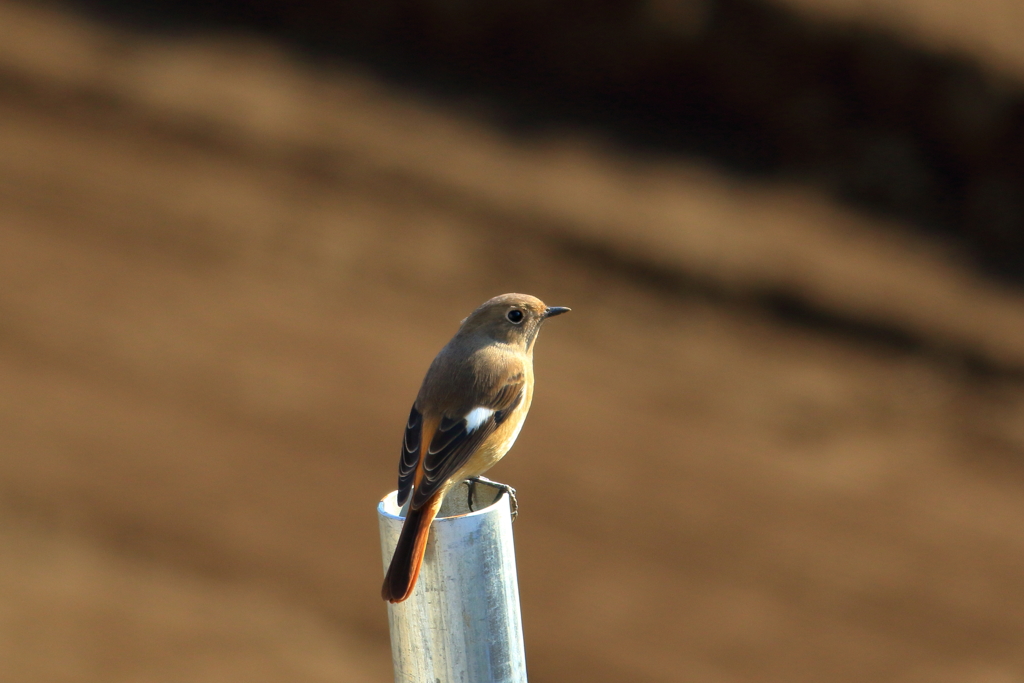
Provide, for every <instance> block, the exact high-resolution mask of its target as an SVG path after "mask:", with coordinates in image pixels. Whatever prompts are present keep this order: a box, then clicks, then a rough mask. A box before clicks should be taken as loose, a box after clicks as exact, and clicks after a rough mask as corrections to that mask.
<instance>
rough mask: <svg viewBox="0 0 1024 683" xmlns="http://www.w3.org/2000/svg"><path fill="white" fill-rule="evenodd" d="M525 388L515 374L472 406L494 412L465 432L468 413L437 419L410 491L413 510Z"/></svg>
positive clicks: (502, 417) (497, 423) (461, 461)
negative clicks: (417, 480)
mask: <svg viewBox="0 0 1024 683" xmlns="http://www.w3.org/2000/svg"><path fill="white" fill-rule="evenodd" d="M525 387H526V385H525V382H524V380H523V375H522V374H521V373H518V374H516V375H514V376H512V377H510V378H509V379H508V381H507V382H506V383H505V384H503V385H502V386H501V387H500V388H499V389H498V391H496V392H495V393H494V395H493V396H491V397H489V398H488V399H487V400H485V401H483V402H482V403H483V405H479V406H475V407H474V410H476V409H479V408H483V409H485V410H492V411H494V412H493V413H491V414H490V415H489V416H488V417H487V418H486V419H485V420H483V421H482V422H480V423H479V425H477V427H476V429H473V430H472V431H469V422H468V420H467V416H468V414H467V415H460V416H451V417H450V416H444V417H442V418H441V422H440V424H439V425H438V427H437V431H436V432H434V436H433V438H432V439H431V440H430V447H429V448H428V449H427V452H426V453H425V454H424V455H423V478H422V480H420V484H419V486H417V487H416V490H415V491H414V492H413V496H412V507H413V509H418V508H419V507H420V506H421V505H423V504H424V503H425V502H426V501H427V500H428V499H429V498H430V497H431V496H433V495H434V494H435V493H437V492H438V491H439V490H440V489H441V488H442V487H443V486H444V484H445V482H447V481H448V479H449V478H450V477H452V476H453V475H454V474H455V473H456V472H458V471H459V469H460V468H461V467H462V466H463V465H465V464H466V462H467V461H468V460H469V459H470V457H471V456H472V455H473V453H475V452H476V450H477V449H478V448H479V447H480V444H482V443H483V442H484V441H485V440H486V439H487V437H489V436H490V435H491V434H493V433H494V430H495V429H497V428H498V427H499V426H500V425H501V424H502V423H503V422H504V421H505V420H506V419H508V416H509V415H510V414H511V413H512V411H514V410H515V409H516V407H517V406H518V405H519V403H520V402H521V401H522V400H523V394H524V392H525ZM471 412H472V411H470V413H471Z"/></svg>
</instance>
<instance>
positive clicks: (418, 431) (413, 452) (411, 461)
mask: <svg viewBox="0 0 1024 683" xmlns="http://www.w3.org/2000/svg"><path fill="white" fill-rule="evenodd" d="M422 441H423V416H422V415H420V411H418V410H416V406H415V405H414V406H413V407H412V411H411V412H410V413H409V421H408V422H406V423H405V438H403V439H402V456H401V458H400V459H399V461H398V504H399V505H400V506H401V505H405V501H407V500H408V499H409V494H410V493H412V484H413V479H414V478H415V476H416V465H417V464H419V461H420V448H421V442H422Z"/></svg>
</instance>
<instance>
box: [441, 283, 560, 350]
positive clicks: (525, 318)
mask: <svg viewBox="0 0 1024 683" xmlns="http://www.w3.org/2000/svg"><path fill="white" fill-rule="evenodd" d="M569 310H570V309H568V308H565V307H564V306H547V305H545V303H544V302H543V301H541V300H540V299H538V298H537V297H535V296H530V295H529V294H502V295H501V296H496V297H494V298H493V299H489V300H488V301H485V302H484V303H483V304H482V305H481V306H480V307H479V308H477V309H476V310H475V311H473V312H472V313H470V314H469V317H468V318H466V319H465V320H463V321H462V326H461V327H460V328H459V335H460V336H461V335H484V336H486V337H488V338H490V339H493V340H494V341H499V342H504V343H506V344H512V345H516V346H518V345H521V346H522V347H523V348H524V349H526V350H529V349H530V347H532V346H533V342H534V340H535V339H536V338H537V332H539V331H540V327H541V325H542V324H543V323H544V321H545V320H547V319H548V318H551V317H554V316H556V315H561V314H562V313H567V312H568V311H569Z"/></svg>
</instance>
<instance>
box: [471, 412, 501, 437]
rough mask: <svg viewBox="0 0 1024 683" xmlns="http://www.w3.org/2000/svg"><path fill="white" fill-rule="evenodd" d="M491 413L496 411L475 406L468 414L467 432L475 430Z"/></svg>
mask: <svg viewBox="0 0 1024 683" xmlns="http://www.w3.org/2000/svg"><path fill="white" fill-rule="evenodd" d="M491 415H494V411H493V410H491V409H490V408H484V407H480V408H473V410H471V411H469V413H468V414H467V415H466V433H467V434H469V433H472V432H475V431H476V430H477V429H479V428H480V425H482V424H483V423H484V422H486V421H487V418H489V417H490V416H491Z"/></svg>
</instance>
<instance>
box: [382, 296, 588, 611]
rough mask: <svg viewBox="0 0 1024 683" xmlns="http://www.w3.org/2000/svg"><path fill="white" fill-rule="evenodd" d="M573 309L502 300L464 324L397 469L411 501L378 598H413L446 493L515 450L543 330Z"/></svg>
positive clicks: (432, 379) (436, 368) (409, 429)
mask: <svg viewBox="0 0 1024 683" xmlns="http://www.w3.org/2000/svg"><path fill="white" fill-rule="evenodd" d="M568 310H569V309H568V308H564V307H561V306H545V305H544V303H543V302H542V301H541V300H540V299H537V298H536V297H532V296H529V295H528V294H502V295H501V296H496V297H494V298H493V299H491V300H489V301H487V302H485V303H484V304H483V305H482V306H480V308H478V309H476V310H475V311H473V312H472V313H471V314H470V316H469V317H468V318H466V319H465V320H463V321H462V325H460V326H459V331H458V332H456V333H455V336H454V337H452V340H451V341H450V342H448V344H447V345H446V346H445V347H444V348H443V349H441V352H440V353H438V354H437V357H436V358H434V362H433V363H431V364H430V369H429V370H427V376H426V377H424V378H423V385H422V386H421V387H420V393H419V394H418V395H417V396H416V402H415V403H413V406H412V412H410V413H409V421H408V422H407V423H406V426H405V440H404V442H403V443H402V456H401V459H400V460H399V461H398V504H399V505H405V502H406V501H407V500H409V497H410V495H411V496H412V500H411V502H410V503H409V509H408V512H407V514H406V517H405V524H404V525H403V526H402V533H401V535H400V536H399V538H398V545H397V546H396V547H395V554H394V555H393V556H392V558H391V565H390V566H389V567H388V572H387V576H386V577H385V578H384V587H383V588H382V589H381V597H383V598H384V599H385V600H387V601H389V602H401V601H403V600H405V599H406V598H408V597H409V595H410V594H411V593H412V589H413V588H414V587H415V586H416V579H417V577H418V576H419V573H420V565H421V564H422V562H423V553H424V551H425V550H426V547H427V536H428V534H429V533H430V523H431V522H433V521H434V517H435V516H436V515H437V511H438V509H439V508H440V507H441V501H442V500H443V499H444V496H445V493H447V492H448V489H449V488H450V487H451V486H453V485H454V484H457V483H459V482H460V481H463V480H464V479H474V478H477V477H479V476H480V475H482V474H483V473H484V472H486V471H487V470H488V469H490V467H491V466H492V465H494V463H496V462H498V460H500V459H501V457H502V456H503V455H505V453H507V452H508V449H510V448H512V444H513V443H515V440H516V437H517V436H519V430H520V429H522V427H523V422H524V421H525V420H526V413H527V412H528V411H529V410H530V403H531V401H533V345H534V342H536V340H537V333H538V332H540V328H541V325H542V324H543V323H544V321H545V320H547V319H548V318H550V317H552V316H556V315H560V314H562V313H565V312H567V311H568Z"/></svg>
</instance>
